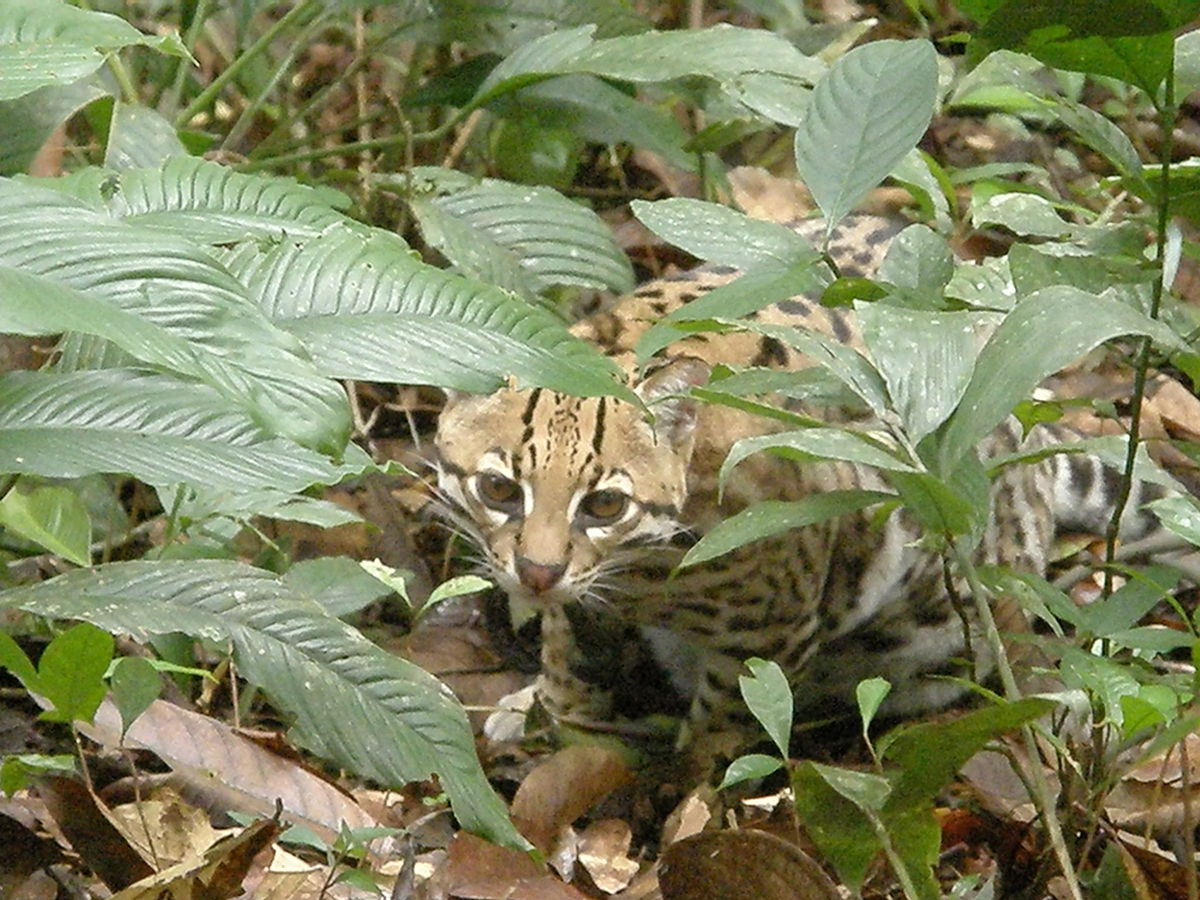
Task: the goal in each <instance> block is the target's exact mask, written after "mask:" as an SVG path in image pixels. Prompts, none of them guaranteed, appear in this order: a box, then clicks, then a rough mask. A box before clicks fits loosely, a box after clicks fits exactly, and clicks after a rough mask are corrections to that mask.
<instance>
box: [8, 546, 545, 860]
mask: <svg viewBox="0 0 1200 900" xmlns="http://www.w3.org/2000/svg"><path fill="white" fill-rule="evenodd" d="M0 605H2V606H7V607H15V608H19V609H24V610H27V611H29V612H32V613H36V614H37V615H40V616H45V617H48V618H53V619H82V620H84V621H87V622H91V623H92V624H94V625H96V626H98V627H100V628H102V629H105V630H107V631H111V632H117V633H122V632H123V633H127V634H130V635H132V636H134V637H135V638H137V639H139V640H143V641H144V640H146V639H147V638H149V637H150V636H152V635H158V634H165V633H169V632H178V631H183V632H185V633H187V634H190V635H193V636H201V637H206V638H209V639H210V640H215V641H218V642H222V643H224V642H229V643H232V646H233V652H234V659H235V661H236V663H237V666H238V670H239V672H240V674H241V675H243V676H244V677H245V678H246V679H247V680H248V681H250V682H251V683H253V684H256V685H259V686H261V687H262V688H263V689H264V690H265V691H266V692H267V693H268V694H269V695H270V696H271V698H272V700H273V701H274V702H275V704H276V705H278V706H279V707H280V708H281V709H282V710H284V711H285V712H286V713H288V714H289V715H290V716H292V717H293V720H294V725H293V734H294V736H295V737H296V738H297V739H298V740H299V742H300V743H302V744H303V745H305V746H306V747H307V748H308V749H309V750H311V751H312V752H313V753H315V754H317V755H318V756H321V757H324V758H325V759H327V760H329V761H331V762H332V763H334V764H335V765H337V766H343V767H345V768H348V769H350V770H352V771H354V772H357V773H358V774H360V775H363V776H366V777H368V778H371V779H373V780H375V781H378V782H380V783H381V784H383V785H385V786H388V787H399V786H401V785H402V784H405V783H407V782H410V781H417V780H423V779H425V778H428V777H429V776H430V775H432V774H436V775H437V776H438V778H439V779H440V781H441V784H442V787H443V788H444V789H445V791H446V793H447V794H448V795H449V797H450V801H451V804H452V805H453V808H454V812H455V815H456V816H457V817H458V819H459V821H460V822H461V823H462V824H463V826H464V827H466V828H468V829H470V830H472V831H475V832H477V833H479V834H482V835H484V836H485V837H488V838H491V839H493V840H496V841H498V842H500V843H504V844H507V845H509V846H517V847H525V846H528V845H527V844H526V843H525V841H524V840H523V839H522V838H521V836H520V835H519V834H517V832H516V831H515V830H514V829H513V827H512V825H511V824H510V823H509V821H508V819H507V817H506V814H505V809H504V805H503V803H501V801H500V800H499V798H498V797H497V796H496V795H495V793H494V792H493V791H492V789H491V787H490V786H489V785H488V783H487V781H486V779H485V778H484V776H483V772H482V770H481V769H480V767H479V761H478V759H477V758H476V756H475V744H474V739H473V737H472V734H471V728H470V725H469V724H468V722H467V718H466V715H465V713H464V712H463V710H462V707H461V706H460V705H459V704H458V701H457V700H455V699H454V696H453V695H452V694H451V693H450V691H449V690H448V689H447V688H446V687H445V686H444V685H443V684H441V683H440V682H439V681H438V680H437V679H436V678H434V677H433V676H432V675H430V674H428V673H427V672H425V671H423V670H422V669H420V668H418V667H417V666H415V665H413V664H412V663H409V662H407V661H405V660H403V659H400V658H399V657H397V656H394V655H392V654H390V653H386V652H384V651H383V650H381V649H380V648H378V647H376V646H375V645H374V644H372V643H371V642H370V641H368V640H366V638H364V637H363V636H362V635H360V634H359V633H358V632H357V631H355V630H354V629H353V628H351V627H350V626H348V625H346V624H344V623H343V622H341V621H339V620H338V619H336V618H334V617H332V616H330V615H329V614H328V613H326V612H325V610H324V609H323V608H322V607H321V606H320V605H319V604H318V603H316V602H315V601H314V600H312V599H311V598H309V597H308V596H306V595H305V594H304V593H303V592H302V591H300V590H298V589H297V588H295V587H293V586H292V585H290V584H289V583H287V582H285V581H283V580H281V579H279V578H278V577H276V576H275V575H274V574H272V573H270V572H266V571H264V570H261V569H255V568H252V567H250V566H246V565H243V564H240V563H235V562H227V561H223V560H222V561H209V560H205V561H175V562H157V563H150V562H129V563H114V564H111V565H107V566H102V567H100V568H98V569H96V570H81V571H77V572H72V573H69V574H67V575H65V576H60V577H59V578H55V579H53V580H51V581H47V582H43V583H41V584H38V585H34V586H32V587H27V588H18V589H16V590H11V591H8V592H7V593H5V594H3V595H0Z"/></svg>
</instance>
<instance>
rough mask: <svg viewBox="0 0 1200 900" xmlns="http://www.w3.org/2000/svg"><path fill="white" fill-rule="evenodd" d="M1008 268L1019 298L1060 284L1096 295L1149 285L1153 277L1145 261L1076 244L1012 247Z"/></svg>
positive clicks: (1019, 245)
mask: <svg viewBox="0 0 1200 900" xmlns="http://www.w3.org/2000/svg"><path fill="white" fill-rule="evenodd" d="M1008 267H1009V271H1010V272H1011V273H1012V280H1013V286H1014V287H1015V288H1016V290H1017V294H1018V296H1021V297H1027V296H1029V295H1030V294H1032V293H1034V292H1035V291H1039V290H1041V289H1042V288H1046V287H1052V286H1054V285H1059V284H1065V285H1069V286H1070V287H1074V288H1078V289H1079V290H1081V291H1089V292H1092V293H1096V294H1099V293H1102V292H1103V291H1105V290H1106V289H1107V288H1109V287H1113V286H1115V285H1121V284H1138V283H1149V282H1151V281H1153V280H1154V274H1155V273H1154V268H1153V266H1152V264H1151V263H1149V262H1147V261H1139V260H1136V259H1132V258H1130V257H1128V256H1105V255H1102V254H1099V253H1096V252H1095V251H1093V250H1088V249H1086V248H1084V247H1080V246H1079V245H1077V244H1054V243H1046V244H1040V245H1037V246H1034V245H1031V244H1015V245H1014V246H1013V248H1012V249H1011V250H1010V251H1009V252H1008Z"/></svg>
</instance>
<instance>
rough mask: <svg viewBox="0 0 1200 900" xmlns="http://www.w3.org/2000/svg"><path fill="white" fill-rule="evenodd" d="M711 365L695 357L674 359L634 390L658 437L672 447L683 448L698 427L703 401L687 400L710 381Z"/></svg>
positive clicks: (648, 375)
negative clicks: (650, 418)
mask: <svg viewBox="0 0 1200 900" xmlns="http://www.w3.org/2000/svg"><path fill="white" fill-rule="evenodd" d="M709 372H710V369H709V365H708V363H706V362H705V361H704V360H702V359H697V358H696V357H694V356H674V357H671V358H670V359H668V360H667V361H666V362H665V363H663V364H662V365H661V366H658V367H657V368H655V369H654V370H653V371H651V372H649V373H647V374H646V376H645V377H644V378H642V380H641V381H640V382H639V383H638V384H637V386H636V387H635V388H634V390H635V391H636V392H637V394H638V396H639V397H641V398H642V400H643V402H645V404H646V405H647V406H648V407H649V408H650V414H651V415H652V416H653V417H654V433H655V435H656V436H657V437H658V439H659V440H663V441H666V442H667V443H668V444H670V446H672V447H682V446H683V445H684V444H685V443H686V442H687V441H688V440H690V439H691V436H692V431H693V429H694V428H695V426H696V413H697V410H698V408H699V401H697V400H695V399H694V398H692V397H690V396H687V394H688V392H689V391H690V390H691V388H693V387H698V386H700V385H702V384H704V383H705V382H706V381H708V376H709Z"/></svg>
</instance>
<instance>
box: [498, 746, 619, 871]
mask: <svg viewBox="0 0 1200 900" xmlns="http://www.w3.org/2000/svg"><path fill="white" fill-rule="evenodd" d="M630 778H631V776H630V773H629V769H628V767H627V766H626V765H625V763H624V761H622V759H621V757H620V756H618V755H617V754H616V753H615V752H613V751H612V750H608V749H606V748H604V747H594V746H584V745H577V746H573V747H566V748H564V749H562V750H559V751H558V752H557V753H555V754H554V755H553V756H551V757H549V758H548V759H546V760H545V761H544V762H542V763H540V764H539V765H538V766H537V768H535V769H534V770H533V771H532V772H530V773H529V775H528V776H527V777H526V778H525V780H524V781H523V782H522V783H521V786H520V787H519V788H517V793H516V796H515V797H513V802H512V818H513V822H514V823H515V824H516V826H517V828H519V829H520V830H521V833H522V834H524V835H525V837H527V838H528V839H529V840H530V841H531V842H532V843H533V845H534V846H535V847H537V848H538V849H539V850H541V851H542V852H543V853H549V852H550V851H551V850H552V849H553V847H554V843H555V839H556V838H557V837H558V833H559V831H560V830H561V829H562V828H564V827H565V826H567V825H570V824H571V823H572V822H574V821H575V820H576V819H578V818H579V817H580V816H582V815H583V814H584V813H585V812H587V811H588V810H589V809H591V808H592V806H593V805H595V804H596V802H597V801H599V800H600V799H601V798H603V797H604V796H605V795H607V794H608V793H610V792H611V791H613V790H614V789H616V788H618V787H621V786H622V785H624V784H626V783H628V782H629V780H630Z"/></svg>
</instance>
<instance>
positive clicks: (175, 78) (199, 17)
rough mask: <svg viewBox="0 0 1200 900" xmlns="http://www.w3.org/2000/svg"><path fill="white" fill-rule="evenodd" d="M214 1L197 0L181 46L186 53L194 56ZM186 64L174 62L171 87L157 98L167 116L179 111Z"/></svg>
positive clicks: (185, 75) (182, 60)
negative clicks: (185, 49)
mask: <svg viewBox="0 0 1200 900" xmlns="http://www.w3.org/2000/svg"><path fill="white" fill-rule="evenodd" d="M213 2H214V0H199V2H197V3H196V12H195V14H194V15H193V16H192V24H191V25H189V26H188V30H187V33H186V34H185V35H184V36H183V45H184V46H185V47H187V50H188V53H191V54H192V56H195V53H194V52H193V51H195V49H196V42H197V41H198V40H199V39H200V32H201V30H202V29H203V28H204V23H205V22H207V21H208V16H209V14H210V13H211V12H212V5H213ZM187 63H188V61H187V60H186V59H182V58H179V59H176V60H175V71H174V72H173V73H172V75H171V86H170V87H169V88H167V89H166V90H165V91H164V92H163V93H162V95H161V96H160V97H159V98H158V105H159V107H160V109H162V110H163V111H164V113H165V114H167V115H169V114H170V113H172V112H175V111H177V110H178V109H179V98H180V97H181V96H183V81H184V79H185V78H187V71H188V70H187Z"/></svg>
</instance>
